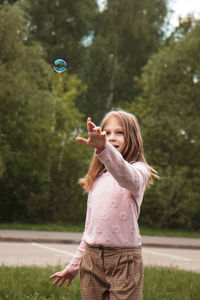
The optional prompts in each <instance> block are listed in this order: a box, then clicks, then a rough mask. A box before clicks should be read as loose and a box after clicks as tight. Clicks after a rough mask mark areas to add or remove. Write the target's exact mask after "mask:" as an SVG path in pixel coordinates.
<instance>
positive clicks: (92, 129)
mask: <svg viewBox="0 0 200 300" xmlns="http://www.w3.org/2000/svg"><path fill="white" fill-rule="evenodd" d="M87 129H88V136H89V137H88V139H87V140H86V139H84V138H82V137H77V138H76V141H77V142H79V143H83V144H85V145H87V146H89V147H92V148H97V149H98V150H103V149H104V148H105V144H106V133H105V131H101V128H100V127H97V126H96V125H95V124H94V123H93V122H91V118H88V119H87Z"/></svg>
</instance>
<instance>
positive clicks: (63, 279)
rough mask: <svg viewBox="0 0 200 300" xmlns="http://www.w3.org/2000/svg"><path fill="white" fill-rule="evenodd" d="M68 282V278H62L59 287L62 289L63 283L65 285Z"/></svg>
mask: <svg viewBox="0 0 200 300" xmlns="http://www.w3.org/2000/svg"><path fill="white" fill-rule="evenodd" d="M66 280H67V278H62V281H61V283H60V284H58V287H61V286H62V285H63V283H65V281H66Z"/></svg>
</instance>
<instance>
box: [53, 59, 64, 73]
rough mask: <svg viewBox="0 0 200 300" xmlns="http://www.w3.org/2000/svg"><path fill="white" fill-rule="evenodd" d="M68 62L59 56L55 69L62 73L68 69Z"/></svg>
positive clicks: (55, 62)
mask: <svg viewBox="0 0 200 300" xmlns="http://www.w3.org/2000/svg"><path fill="white" fill-rule="evenodd" d="M66 68H67V64H66V62H65V61H64V59H61V58H58V59H56V60H55V61H54V70H55V71H56V72H58V73H62V72H64V71H65V70H66Z"/></svg>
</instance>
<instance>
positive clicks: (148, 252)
mask: <svg viewBox="0 0 200 300" xmlns="http://www.w3.org/2000/svg"><path fill="white" fill-rule="evenodd" d="M143 252H144V253H147V254H154V255H160V256H166V257H170V258H172V259H177V260H183V261H193V259H191V258H187V257H181V256H176V255H170V254H165V253H160V252H156V251H148V250H146V249H144V248H143Z"/></svg>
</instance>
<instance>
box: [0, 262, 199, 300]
mask: <svg viewBox="0 0 200 300" xmlns="http://www.w3.org/2000/svg"><path fill="white" fill-rule="evenodd" d="M60 269H61V267H60V266H57V267H45V268H39V267H16V268H15V267H6V266H0V299H1V300H27V299H29V300H36V299H37V300H44V299H48V300H81V290H80V283H79V278H78V277H76V278H75V280H74V281H73V282H72V284H71V286H70V287H68V288H66V287H65V286H63V287H61V288H58V287H55V286H53V285H52V281H50V280H49V276H50V275H51V274H53V273H54V272H56V271H58V270H60ZM144 278H145V280H144V293H143V294H144V299H143V300H199V287H200V273H192V272H186V271H178V270H177V269H171V268H150V267H148V268H145V276H144Z"/></svg>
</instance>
